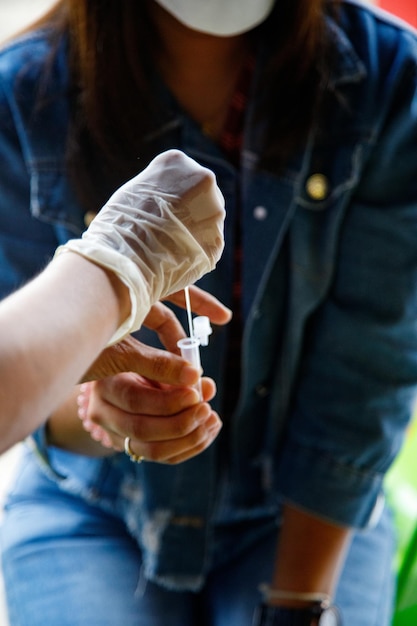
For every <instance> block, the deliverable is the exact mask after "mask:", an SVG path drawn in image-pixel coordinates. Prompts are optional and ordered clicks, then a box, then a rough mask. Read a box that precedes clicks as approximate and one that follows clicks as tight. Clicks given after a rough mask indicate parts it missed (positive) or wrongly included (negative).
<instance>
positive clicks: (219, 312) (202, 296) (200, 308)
mask: <svg viewBox="0 0 417 626" xmlns="http://www.w3.org/2000/svg"><path fill="white" fill-rule="evenodd" d="M189 294H190V303H191V308H192V310H193V311H194V313H197V315H207V317H209V318H210V321H211V322H212V323H213V324H219V325H223V324H227V322H230V320H231V318H232V311H231V310H230V309H228V308H227V307H226V306H224V304H222V303H221V302H220V300H218V299H217V298H216V297H215V296H213V295H211V294H210V293H208V292H207V291H204V290H203V289H200V287H196V286H195V285H190V287H189ZM164 299H165V300H168V301H169V302H172V303H173V304H176V305H177V306H180V307H181V308H183V309H185V308H186V307H185V295H184V291H183V290H182V291H177V292H176V293H172V294H171V295H170V296H168V297H167V298H164Z"/></svg>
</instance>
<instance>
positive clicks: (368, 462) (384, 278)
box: [278, 15, 417, 527]
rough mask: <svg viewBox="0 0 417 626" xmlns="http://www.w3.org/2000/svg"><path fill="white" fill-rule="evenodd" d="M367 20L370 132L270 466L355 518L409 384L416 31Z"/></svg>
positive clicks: (362, 521)
mask: <svg viewBox="0 0 417 626" xmlns="http://www.w3.org/2000/svg"><path fill="white" fill-rule="evenodd" d="M366 19H367V20H368V21H369V24H366V29H365V32H366V31H367V36H366V38H365V37H364V40H365V39H366V41H364V42H362V41H361V37H360V34H359V35H358V34H356V35H355V37H353V39H354V40H355V42H356V46H357V51H358V53H359V56H360V57H361V58H362V59H363V61H364V63H365V66H366V67H367V74H368V77H367V81H368V87H367V98H366V101H365V102H362V103H361V104H360V106H359V111H360V113H355V114H356V115H362V116H363V120H360V118H359V121H363V123H364V124H366V120H367V119H368V120H369V119H370V120H373V122H372V129H373V130H372V133H371V135H370V138H369V150H368V155H367V158H366V159H365V163H364V166H363V171H362V175H361V177H360V179H359V181H358V183H357V185H355V187H354V188H353V189H352V191H351V193H350V195H349V197H348V200H347V206H346V211H345V214H344V218H343V221H342V223H341V227H340V230H339V233H338V241H337V246H336V258H335V271H334V276H333V278H332V281H331V284H330V286H329V289H328V293H327V295H326V298H325V299H324V301H323V302H322V304H321V305H320V306H319V308H318V310H317V312H316V313H315V315H314V316H313V318H312V320H311V321H310V322H309V326H308V328H307V330H306V333H305V337H304V346H305V349H304V351H303V353H302V356H301V358H300V362H299V368H298V382H297V385H296V390H295V394H294V402H293V405H292V406H293V408H292V415H291V419H290V420H289V431H288V437H287V439H286V443H285V445H284V449H283V451H282V457H281V461H280V466H279V473H278V482H279V490H280V492H281V493H282V494H283V496H284V498H286V499H287V500H289V501H291V502H293V503H295V504H296V505H298V506H300V507H303V508H305V509H307V510H312V511H315V512H316V514H319V515H321V516H323V517H325V518H327V519H330V520H333V521H335V522H337V523H340V524H343V525H352V526H359V527H360V526H366V525H367V524H372V520H373V519H374V516H376V515H377V511H378V509H379V504H380V502H381V493H382V486H383V478H384V474H385V472H386V470H387V469H388V467H389V466H390V464H391V462H392V461H393V459H394V457H395V455H396V454H397V453H398V450H399V448H400V446H401V443H402V440H403V436H404V431H405V428H406V426H407V424H408V422H409V419H410V415H411V412H412V408H413V402H414V397H415V393H416V384H417V37H416V36H415V34H413V33H412V32H411V31H410V33H407V32H405V31H403V32H401V31H399V30H398V29H396V28H394V27H393V26H392V25H389V24H388V23H385V24H383V23H380V24H378V28H377V29H376V28H375V22H377V21H378V20H377V19H375V17H373V18H371V19H370V18H369V15H368V17H366V15H365V20H366ZM354 26H356V27H357V26H358V24H356V25H354ZM361 26H362V28H363V26H364V24H363V23H362V24H361ZM372 29H374V32H371V31H372ZM357 32H359V31H357Z"/></svg>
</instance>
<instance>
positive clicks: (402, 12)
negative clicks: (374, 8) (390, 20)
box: [376, 0, 417, 27]
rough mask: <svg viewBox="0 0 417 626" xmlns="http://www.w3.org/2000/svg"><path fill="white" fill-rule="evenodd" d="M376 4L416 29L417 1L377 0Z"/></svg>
mask: <svg viewBox="0 0 417 626" xmlns="http://www.w3.org/2000/svg"><path fill="white" fill-rule="evenodd" d="M376 4H379V6H380V7H382V8H383V9H386V10H387V11H390V13H394V14H395V15H398V16H399V17H401V18H402V19H403V20H406V21H407V22H409V23H410V24H413V26H416V27H417V0H379V1H377V2H376Z"/></svg>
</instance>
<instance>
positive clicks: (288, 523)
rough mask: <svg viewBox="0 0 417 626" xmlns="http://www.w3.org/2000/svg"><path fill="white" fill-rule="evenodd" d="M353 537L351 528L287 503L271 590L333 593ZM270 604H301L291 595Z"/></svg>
mask: <svg viewBox="0 0 417 626" xmlns="http://www.w3.org/2000/svg"><path fill="white" fill-rule="evenodd" d="M350 540H351V530H350V529H349V528H343V527H341V526H336V525H333V524H330V523H329V522H326V521H324V520H322V519H320V518H318V517H315V516H312V515H310V514H308V513H306V512H303V511H301V510H299V509H296V508H294V507H292V506H290V505H285V506H284V512H283V524H282V529H281V532H280V538H279V544H278V548H277V558H276V567H275V571H274V575H273V580H272V583H271V589H272V590H274V589H275V590H279V591H289V592H291V593H293V592H297V593H301V594H303V593H322V594H326V595H329V596H333V594H334V591H335V587H336V584H337V581H338V578H339V573H340V570H341V567H342V566H343V562H344V559H345V554H346V551H347V548H348V547H349V544H350ZM269 603H270V604H277V605H281V606H298V605H299V604H302V603H299V602H297V601H296V600H294V599H292V598H288V599H287V600H286V599H285V598H284V597H282V598H280V599H275V600H274V599H273V598H272V597H271V598H270V600H269Z"/></svg>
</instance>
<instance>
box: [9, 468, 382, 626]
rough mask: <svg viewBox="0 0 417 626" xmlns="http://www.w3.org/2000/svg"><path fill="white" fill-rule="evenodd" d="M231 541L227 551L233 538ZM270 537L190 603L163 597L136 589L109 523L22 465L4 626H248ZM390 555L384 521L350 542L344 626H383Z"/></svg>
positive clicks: (117, 532) (224, 566)
mask: <svg viewBox="0 0 417 626" xmlns="http://www.w3.org/2000/svg"><path fill="white" fill-rule="evenodd" d="M232 533H233V535H232V536H233V542H234V544H236V545H237V542H239V541H240V539H239V530H238V529H233V530H232ZM276 534H277V531H276V529H275V530H272V529H270V530H269V531H268V532H267V534H266V535H265V536H263V537H262V538H259V540H258V541H257V542H256V543H255V544H253V545H250V546H247V547H246V548H245V549H244V550H242V551H240V552H238V553H237V554H235V555H234V556H233V558H227V557H228V555H227V554H223V557H224V558H223V561H222V563H221V564H218V565H217V566H216V567H214V568H212V569H211V570H210V571H209V573H208V576H207V581H206V584H205V586H204V587H203V589H202V590H201V592H199V593H192V592H176V591H170V590H167V589H163V588H162V587H160V586H158V585H156V584H154V583H150V582H147V581H145V580H143V578H142V576H141V554H140V550H139V548H138V546H137V544H136V543H135V541H134V540H133V539H132V538H131V537H130V535H129V533H128V531H127V529H126V528H125V525H124V524H123V523H122V522H121V521H120V519H119V518H118V517H117V516H115V515H112V514H110V513H106V512H103V510H101V509H100V508H99V507H97V508H96V507H94V506H91V505H90V504H86V503H85V502H84V501H83V500H82V499H81V498H78V497H75V496H73V495H71V494H68V493H65V492H63V491H61V490H60V489H59V488H58V487H57V485H56V484H55V482H54V481H52V480H50V479H49V478H48V477H47V476H45V475H44V474H43V472H41V471H40V470H39V469H38V468H37V465H36V463H35V462H33V461H32V462H31V461H26V463H25V467H24V468H23V469H22V471H21V476H20V478H18V481H17V484H16V486H15V488H14V490H13V493H12V494H11V497H10V498H9V503H8V505H7V510H6V514H5V518H4V524H3V528H2V531H1V541H2V554H3V555H2V559H3V568H4V578H5V585H6V593H7V602H8V608H9V614H10V623H11V624H12V626H58V625H59V626H119V625H123V626H250V624H251V621H252V614H253V610H254V607H255V606H256V604H257V603H258V602H259V600H260V595H259V591H258V586H259V584H260V583H261V582H264V581H268V580H269V579H270V575H271V571H272V566H273V557H274V550H275V543H276ZM221 545H222V550H223V546H224V545H227V542H226V543H225V542H224V537H223V540H222V544H221ZM229 545H230V546H232V543H230V544H229ZM218 547H219V542H218V543H217V548H218ZM393 550H394V541H393V536H392V530H391V524H390V520H389V515H388V513H387V512H385V513H384V515H383V516H382V518H381V520H380V522H379V524H378V526H377V527H375V528H374V529H372V530H367V531H362V532H359V533H357V534H356V536H355V538H354V540H353V543H352V547H351V549H350V552H349V555H348V558H347V561H346V565H345V568H344V571H343V573H342V577H341V581H340V584H339V588H338V590H337V597H336V602H337V604H338V605H339V607H340V608H341V610H342V614H343V619H344V622H343V623H344V625H345V626H388V624H389V623H390V610H391V604H392V597H393V585H392V576H391V574H392V572H391V569H392V554H393ZM223 551H224V550H223Z"/></svg>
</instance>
